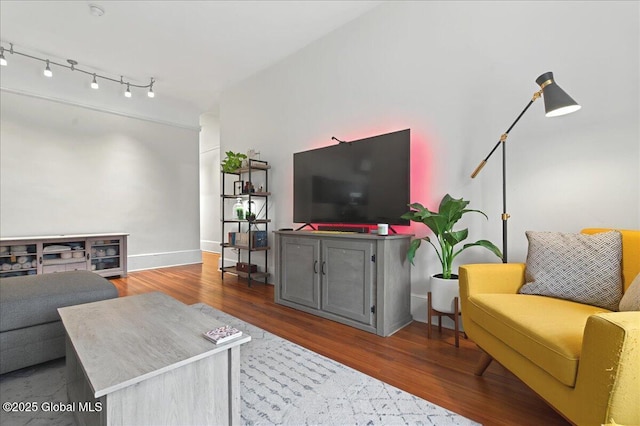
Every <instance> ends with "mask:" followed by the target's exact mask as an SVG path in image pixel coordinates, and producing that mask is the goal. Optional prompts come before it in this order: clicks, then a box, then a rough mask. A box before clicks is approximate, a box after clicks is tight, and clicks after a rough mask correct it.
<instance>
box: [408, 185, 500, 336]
mask: <svg viewBox="0 0 640 426" xmlns="http://www.w3.org/2000/svg"><path fill="white" fill-rule="evenodd" d="M468 205H469V201H467V200H464V199H462V198H460V199H456V198H453V197H451V196H450V195H449V194H447V195H445V196H444V197H443V198H442V200H441V201H440V206H439V207H438V211H437V212H432V211H430V210H429V209H427V208H426V207H424V206H423V205H422V204H420V203H413V204H411V205H410V207H411V209H412V210H411V211H409V212H407V213H405V214H404V215H402V218H403V219H409V220H411V221H413V222H418V223H423V224H425V225H426V226H427V227H428V228H429V229H430V230H431V232H433V233H434V235H435V236H436V238H437V240H438V246H436V245H435V244H434V243H433V241H431V238H429V237H428V236H426V237H422V238H416V239H414V240H413V241H411V244H410V245H409V250H408V251H407V258H408V259H409V261H410V262H411V264H412V265H413V264H414V259H415V255H416V251H417V250H418V248H419V247H420V245H421V243H422V241H426V242H428V243H429V244H431V246H432V247H433V248H434V250H435V251H436V254H437V255H438V259H439V260H440V264H441V265H442V272H441V273H439V274H435V275H432V276H431V281H430V288H431V291H430V292H429V293H428V294H427V310H428V312H427V314H428V316H427V321H428V329H427V332H428V335H429V337H431V317H432V315H433V314H435V315H438V327H439V329H441V328H442V318H441V317H442V316H443V315H445V316H450V317H452V319H453V320H454V323H455V340H456V347H458V334H459V324H458V321H459V314H460V297H459V288H458V275H457V274H453V273H452V272H451V269H452V266H453V261H454V259H455V258H456V256H458V255H459V254H460V253H461V252H463V251H464V250H466V249H468V248H470V247H474V246H479V247H484V248H486V249H488V250H490V251H491V252H492V253H493V254H495V255H496V256H498V257H500V258H501V257H502V253H501V252H500V249H499V248H498V247H496V246H495V245H494V244H493V243H492V242H491V241H488V240H478V241H476V242H475V243H467V244H464V245H463V246H462V248H460V249H458V250H457V251H454V250H455V246H457V245H458V244H460V243H462V242H463V241H464V240H466V239H467V237H468V236H469V230H468V229H463V230H460V231H455V230H454V229H453V227H454V226H455V225H456V223H457V222H458V221H459V220H460V219H461V218H462V216H463V215H464V214H466V213H471V212H476V213H480V214H482V215H483V216H484V217H485V218H486V217H487V215H486V214H484V213H483V212H481V211H480V210H471V209H467V208H466V207H467V206H468ZM487 219H488V218H487ZM438 247H439V249H438ZM432 303H435V305H432ZM436 306H437V307H436Z"/></svg>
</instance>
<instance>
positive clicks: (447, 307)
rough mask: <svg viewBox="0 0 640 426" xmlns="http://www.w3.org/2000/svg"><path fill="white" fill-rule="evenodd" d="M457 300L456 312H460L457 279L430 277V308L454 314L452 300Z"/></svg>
mask: <svg viewBox="0 0 640 426" xmlns="http://www.w3.org/2000/svg"><path fill="white" fill-rule="evenodd" d="M456 297H457V298H458V312H460V287H459V285H458V280H457V279H444V278H438V277H436V276H434V275H432V276H431V307H432V308H433V309H435V310H436V311H439V312H442V313H448V314H453V313H455V312H456V309H455V305H454V298H456Z"/></svg>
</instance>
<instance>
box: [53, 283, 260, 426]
mask: <svg viewBox="0 0 640 426" xmlns="http://www.w3.org/2000/svg"><path fill="white" fill-rule="evenodd" d="M58 312H59V313H60V317H61V318H62V323H63V324H64V328H65V330H66V334H67V349H66V351H67V353H66V355H67V361H66V364H67V367H66V368H67V389H68V390H67V392H68V395H69V401H70V403H71V404H73V405H72V407H73V411H74V414H75V415H76V419H77V420H78V422H79V424H81V425H82V424H90V425H115V424H117V425H143V424H145V425H149V424H156V425H218V424H239V423H240V345H241V344H243V343H246V342H248V341H250V340H251V337H249V336H247V335H246V334H243V336H242V337H239V338H238V339H234V340H232V341H229V342H228V343H225V344H220V345H215V344H214V343H211V342H210V341H208V340H207V339H205V338H204V337H203V336H202V333H203V332H204V331H206V330H210V329H212V328H215V327H218V326H221V325H224V324H222V323H220V322H219V321H217V320H215V319H214V318H211V317H209V316H207V315H204V314H202V313H201V312H199V311H197V310H195V309H193V308H190V307H188V306H187V305H185V304H183V303H181V302H179V301H177V300H175V299H173V298H171V297H169V296H167V295H165V294H163V293H158V292H156V293H147V294H142V295H138V296H129V297H121V298H118V299H111V300H105V301H100V302H95V303H87V304H84V305H77V306H69V307H65V308H60V309H58Z"/></svg>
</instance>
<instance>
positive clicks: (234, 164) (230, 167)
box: [220, 151, 247, 173]
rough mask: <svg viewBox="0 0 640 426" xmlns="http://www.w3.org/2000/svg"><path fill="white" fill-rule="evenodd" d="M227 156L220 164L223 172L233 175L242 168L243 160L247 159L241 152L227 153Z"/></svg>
mask: <svg viewBox="0 0 640 426" xmlns="http://www.w3.org/2000/svg"><path fill="white" fill-rule="evenodd" d="M225 154H226V155H227V156H226V158H225V159H224V160H223V161H222V163H221V164H220V166H221V167H222V171H223V172H225V173H233V172H235V171H236V170H238V169H239V168H240V167H242V160H244V159H246V158H247V156H246V155H245V154H241V153H239V152H233V151H227V152H225Z"/></svg>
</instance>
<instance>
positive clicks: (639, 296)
mask: <svg viewBox="0 0 640 426" xmlns="http://www.w3.org/2000/svg"><path fill="white" fill-rule="evenodd" d="M620 310H621V311H640V274H638V275H636V277H635V278H634V280H633V282H632V283H631V285H630V286H629V288H628V289H627V291H625V292H624V296H622V300H620Z"/></svg>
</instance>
